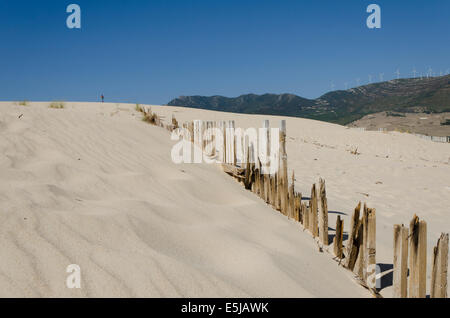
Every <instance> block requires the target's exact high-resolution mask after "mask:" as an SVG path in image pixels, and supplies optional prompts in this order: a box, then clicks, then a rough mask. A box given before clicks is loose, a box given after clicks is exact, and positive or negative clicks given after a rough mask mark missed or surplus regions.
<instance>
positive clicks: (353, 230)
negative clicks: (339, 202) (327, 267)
mask: <svg viewBox="0 0 450 318" xmlns="http://www.w3.org/2000/svg"><path fill="white" fill-rule="evenodd" d="M360 210H361V202H359V203H358V205H357V206H356V208H355V210H354V211H353V214H352V218H351V221H350V233H349V237H348V242H347V248H346V250H347V251H346V255H345V262H344V266H345V267H346V268H348V269H349V270H351V271H353V269H354V267H355V262H356V258H357V256H358V250H359V246H358V243H357V241H356V236H357V234H358V231H359V227H360V220H359V214H360Z"/></svg>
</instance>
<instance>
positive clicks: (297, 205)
mask: <svg viewBox="0 0 450 318" xmlns="http://www.w3.org/2000/svg"><path fill="white" fill-rule="evenodd" d="M301 208H302V194H301V193H296V194H295V202H294V209H295V216H296V220H297V222H300V223H303V220H302V214H301Z"/></svg>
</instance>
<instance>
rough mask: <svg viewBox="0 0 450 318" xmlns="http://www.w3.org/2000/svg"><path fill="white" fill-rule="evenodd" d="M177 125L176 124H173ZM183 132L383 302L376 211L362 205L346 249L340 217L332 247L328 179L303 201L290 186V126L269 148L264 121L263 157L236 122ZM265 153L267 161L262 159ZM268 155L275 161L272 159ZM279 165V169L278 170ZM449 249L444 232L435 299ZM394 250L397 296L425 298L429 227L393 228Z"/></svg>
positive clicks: (436, 255) (440, 294)
mask: <svg viewBox="0 0 450 318" xmlns="http://www.w3.org/2000/svg"><path fill="white" fill-rule="evenodd" d="M148 112H150V114H151V111H150V110H144V111H143V113H144V116H147V117H152V116H151V115H149V114H148ZM156 122H158V125H159V126H162V127H165V128H167V129H168V130H170V131H173V130H174V129H175V128H176V127H177V126H178V123H177V122H176V120H175V119H172V125H167V126H164V125H162V124H160V121H159V120H157V121H156ZM174 122H176V123H177V124H176V125H174ZM175 126H176V127H175ZM183 127H184V128H185V131H187V132H188V134H187V136H188V139H189V140H190V141H191V142H192V143H194V146H195V147H199V148H201V149H202V151H204V152H205V151H206V154H207V155H209V156H214V157H215V158H216V159H219V161H220V162H221V165H222V167H223V170H224V171H225V172H226V173H227V174H229V175H231V176H232V177H234V178H235V179H236V180H237V181H239V182H240V183H242V184H243V186H244V187H245V188H246V189H248V190H250V191H252V192H253V193H255V194H256V195H258V196H259V197H260V198H261V199H262V200H264V201H265V202H266V203H268V204H270V205H271V206H272V207H273V208H274V209H275V210H277V211H279V212H280V213H281V214H283V215H285V216H286V217H288V218H289V219H292V220H294V221H296V222H298V223H299V224H301V225H302V227H303V228H304V229H305V230H307V231H308V232H309V233H310V234H311V235H312V237H313V238H314V239H315V240H316V242H317V244H318V245H319V249H320V250H321V251H324V250H326V251H329V252H330V253H333V254H334V256H335V257H334V259H335V260H336V261H338V262H339V265H341V266H343V267H345V268H347V269H348V270H350V271H352V272H353V273H354V274H355V278H356V280H357V282H358V283H360V284H361V285H362V286H364V287H366V288H367V289H368V290H369V291H370V292H371V293H372V294H373V295H374V296H375V297H381V295H380V294H379V288H377V287H379V286H377V266H376V210H375V209H374V208H369V207H368V206H367V205H366V204H365V203H364V204H363V205H362V204H361V202H359V203H358V204H357V206H356V208H355V209H354V211H353V214H352V216H351V219H350V229H349V235H348V240H347V244H346V246H344V245H343V233H344V221H343V220H342V219H341V217H340V216H338V218H337V221H336V230H335V236H334V238H333V240H332V242H329V233H328V202H327V195H326V187H325V180H323V179H320V180H319V183H318V185H316V184H313V185H312V187H311V195H310V198H309V199H308V200H303V197H302V194H301V193H300V192H297V191H296V189H295V186H294V181H295V176H294V172H292V176H291V183H290V184H289V180H288V179H289V178H288V173H287V171H288V167H287V152H286V121H284V120H282V121H281V122H280V129H279V136H278V138H279V148H277V149H270V147H269V141H270V139H271V138H277V136H271V133H270V132H271V130H270V129H269V121H268V120H265V121H264V122H263V130H262V131H261V130H260V136H259V137H260V140H259V141H261V140H262V141H263V142H262V143H261V142H260V143H259V145H260V146H261V145H262V147H264V149H263V151H262V152H261V151H257V144H256V143H255V141H253V142H251V141H249V140H246V139H245V136H244V135H242V134H236V127H235V123H234V121H229V122H224V121H222V122H218V123H215V122H209V121H207V122H205V121H194V122H189V123H185V124H183ZM207 128H217V129H218V130H216V134H212V133H211V132H210V131H208V129H207ZM217 131H218V132H219V134H217ZM261 132H262V135H261ZM219 136H220V138H218V137H219ZM185 138H186V135H185ZM211 141H216V142H215V143H213V146H212V148H211V149H207V148H206V145H207V144H208V143H209V144H211ZM218 141H219V142H218ZM271 152H272V153H271ZM261 153H262V154H264V156H263V157H266V158H262V157H261V156H260V154H261ZM269 155H270V158H271V160H270V161H268V160H267V157H269ZM238 159H239V160H238ZM274 165H275V167H276V169H273V168H274ZM269 167H271V168H269ZM361 208H362V210H361ZM330 243H331V244H332V245H333V246H332V249H329V244H330ZM448 245H449V235H448V234H444V233H442V234H441V236H440V238H439V240H438V242H437V245H436V247H434V250H433V262H432V269H431V291H430V297H432V298H447V279H448V272H447V271H448V249H449V247H448ZM393 247H394V249H393V296H394V297H402V298H404V297H410V298H415V297H426V296H427V292H426V278H427V223H426V222H425V221H423V220H419V218H418V217H417V216H416V215H414V217H413V219H412V220H411V222H410V227H409V229H408V228H406V227H405V226H404V225H398V224H396V225H394V231H393ZM331 250H332V251H331ZM408 272H409V275H408Z"/></svg>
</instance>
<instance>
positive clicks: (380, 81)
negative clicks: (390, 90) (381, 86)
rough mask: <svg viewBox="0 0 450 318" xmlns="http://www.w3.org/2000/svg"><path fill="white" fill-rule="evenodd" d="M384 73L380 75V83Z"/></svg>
mask: <svg viewBox="0 0 450 318" xmlns="http://www.w3.org/2000/svg"><path fill="white" fill-rule="evenodd" d="M383 77H384V73H380V82H382V81H383Z"/></svg>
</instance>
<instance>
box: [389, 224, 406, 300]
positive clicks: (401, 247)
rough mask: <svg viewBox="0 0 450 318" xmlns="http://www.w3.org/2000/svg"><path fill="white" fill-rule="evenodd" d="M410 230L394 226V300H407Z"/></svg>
mask: <svg viewBox="0 0 450 318" xmlns="http://www.w3.org/2000/svg"><path fill="white" fill-rule="evenodd" d="M407 278H408V228H406V227H405V226H404V225H403V224H402V225H399V224H396V225H394V272H393V286H394V294H393V296H394V298H406V297H407V292H408V289H407V287H408V280H407Z"/></svg>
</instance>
